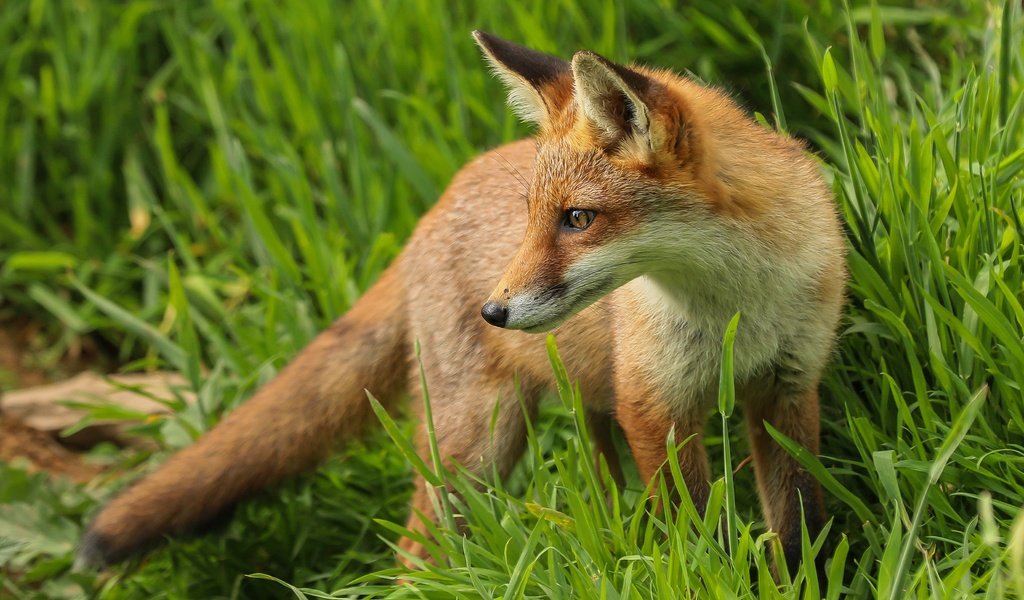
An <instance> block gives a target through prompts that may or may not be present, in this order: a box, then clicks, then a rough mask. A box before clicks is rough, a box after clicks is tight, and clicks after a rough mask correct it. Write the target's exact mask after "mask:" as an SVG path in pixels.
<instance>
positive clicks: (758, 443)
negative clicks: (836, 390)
mask: <svg viewBox="0 0 1024 600" xmlns="http://www.w3.org/2000/svg"><path fill="white" fill-rule="evenodd" d="M818 411H819V409H818V391H817V386H816V385H815V386H811V387H809V388H807V389H802V390H800V391H790V390H786V389H785V388H783V389H782V390H780V391H776V392H775V393H771V394H767V395H763V396H760V397H757V398H752V399H751V400H750V401H748V403H747V404H746V407H745V412H746V418H747V429H748V435H749V438H750V447H751V451H752V454H753V458H754V471H755V474H756V476H757V490H758V494H759V495H760V497H761V506H762V510H763V511H764V517H765V521H766V522H767V524H768V527H769V528H770V529H771V530H772V531H774V532H775V533H777V534H778V536H779V539H780V540H781V542H782V552H783V554H784V555H785V558H786V564H787V565H788V568H789V569H790V570H793V569H795V568H796V565H797V564H798V563H799V562H800V556H801V550H800V546H801V544H800V537H801V531H800V515H801V504H802V509H803V515H804V517H805V520H806V524H807V532H808V534H809V535H810V538H811V539H812V540H813V539H814V538H815V537H816V536H817V535H818V534H819V533H820V532H821V529H822V527H823V526H824V524H825V508H824V503H823V502H822V495H821V486H820V485H818V481H817V480H816V479H815V478H814V477H813V476H812V475H811V474H810V473H808V472H807V471H806V470H804V469H803V467H801V466H800V464H799V463H797V462H796V461H795V460H794V459H793V458H792V457H791V456H790V455H789V453H788V452H786V451H785V450H784V449H783V448H782V447H781V446H779V445H778V444H777V443H775V440H774V439H772V437H771V436H770V435H769V434H768V432H767V430H766V429H765V427H764V423H766V422H767V423H769V424H770V425H771V426H772V427H774V428H775V429H777V430H778V431H781V432H782V433H783V434H785V435H786V437H788V438H790V439H792V440H793V441H795V442H796V443H798V444H800V445H801V446H803V447H804V448H806V449H807V450H808V451H810V452H812V453H814V454H817V453H818V448H819V430H820V424H819V416H818ZM820 562H821V561H820V560H819V563H820ZM777 565H778V560H776V568H778V566H777ZM822 566H823V565H821V564H819V565H818V568H819V572H820V571H821V567H822Z"/></svg>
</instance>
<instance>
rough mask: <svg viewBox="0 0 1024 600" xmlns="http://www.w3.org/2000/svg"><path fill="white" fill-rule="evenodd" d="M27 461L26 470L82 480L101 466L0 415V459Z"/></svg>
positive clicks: (46, 436) (0, 460)
mask: <svg viewBox="0 0 1024 600" xmlns="http://www.w3.org/2000/svg"><path fill="white" fill-rule="evenodd" d="M16 458H22V459H26V460H28V472H29V473H37V472H43V473H48V474H50V475H54V476H59V477H67V478H68V479H71V480H72V481H75V482H78V483H85V482H86V481H89V480H90V479H92V478H93V477H96V476H97V475H99V474H100V473H101V472H102V470H103V469H101V468H100V467H98V466H96V465H92V464H89V463H88V462H86V461H85V459H84V458H83V457H82V455H81V454H78V453H77V452H72V451H70V450H68V449H67V448H65V447H64V446H62V445H60V443H58V442H57V441H56V440H54V439H53V438H52V437H50V436H49V435H47V434H45V433H42V432H41V431H36V430H35V429H31V428H29V427H26V426H25V425H24V424H23V423H21V422H20V421H18V420H17V419H14V418H13V417H9V416H4V415H0V462H5V463H9V462H13V460H14V459H16Z"/></svg>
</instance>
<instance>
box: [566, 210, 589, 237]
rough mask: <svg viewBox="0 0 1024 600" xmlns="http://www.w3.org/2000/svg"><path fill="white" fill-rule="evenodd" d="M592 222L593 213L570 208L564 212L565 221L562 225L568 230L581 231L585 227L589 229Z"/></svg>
mask: <svg viewBox="0 0 1024 600" xmlns="http://www.w3.org/2000/svg"><path fill="white" fill-rule="evenodd" d="M593 222H594V211H592V210H586V209H582V208H570V209H569V210H567V211H565V221H564V223H563V225H565V226H566V227H568V228H569V229H575V230H577V231H583V230H584V229H586V228H587V227H590V224H591V223H593Z"/></svg>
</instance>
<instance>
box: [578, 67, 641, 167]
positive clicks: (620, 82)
mask: <svg viewBox="0 0 1024 600" xmlns="http://www.w3.org/2000/svg"><path fill="white" fill-rule="evenodd" d="M572 77H573V84H574V86H575V88H576V102H577V106H578V107H579V108H580V109H581V110H582V111H583V114H584V115H585V116H586V118H587V119H588V120H589V121H590V122H591V123H593V124H594V125H595V126H596V127H597V129H598V131H599V132H600V134H601V137H602V139H603V141H604V142H605V143H607V144H608V145H609V146H611V145H614V144H618V143H621V142H623V141H624V140H626V139H627V138H628V137H630V136H636V137H637V138H638V140H637V141H640V142H642V146H644V147H645V148H646V149H648V150H654V148H655V145H656V144H655V140H654V139H652V134H651V110H650V107H649V106H648V105H647V103H646V102H645V101H644V97H646V96H647V95H648V94H650V93H651V91H652V88H653V87H654V86H655V85H656V84H655V83H654V82H653V81H651V80H650V79H649V78H648V77H646V76H645V75H642V74H640V73H637V72H636V71H633V70H632V69H629V68H627V67H623V66H622V65H617V64H615V63H613V62H611V61H609V60H607V59H605V58H603V57H601V56H599V55H597V54H594V53H593V52H585V51H584V52H577V53H576V55H575V56H573V57H572Z"/></svg>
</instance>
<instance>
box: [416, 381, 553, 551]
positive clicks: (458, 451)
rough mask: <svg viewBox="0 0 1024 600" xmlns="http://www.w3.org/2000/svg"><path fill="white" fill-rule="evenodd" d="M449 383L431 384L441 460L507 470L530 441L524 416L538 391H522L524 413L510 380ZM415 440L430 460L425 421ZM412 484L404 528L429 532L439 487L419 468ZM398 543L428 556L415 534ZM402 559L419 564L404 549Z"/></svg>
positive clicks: (480, 471)
mask: <svg viewBox="0 0 1024 600" xmlns="http://www.w3.org/2000/svg"><path fill="white" fill-rule="evenodd" d="M509 380H511V377H509ZM451 387H452V389H448V390H443V391H442V390H439V389H437V387H436V386H434V385H433V384H431V390H430V394H431V410H432V413H433V425H434V434H435V438H436V440H437V446H438V451H439V455H440V457H441V460H442V462H443V463H444V464H443V466H444V467H445V468H451V467H452V466H454V465H456V464H457V465H460V466H461V467H463V468H465V469H467V470H469V471H470V472H471V473H473V474H474V475H476V476H478V477H480V478H481V479H485V480H489V479H491V476H492V474H494V473H496V474H497V476H498V477H499V478H503V477H505V476H507V475H508V474H509V472H510V471H511V470H512V468H513V467H514V466H515V464H516V462H518V460H519V458H520V457H521V456H522V453H523V450H524V449H525V447H526V419H527V418H530V419H531V420H532V419H533V417H534V414H535V412H536V410H535V409H536V401H535V398H536V394H535V393H524V396H525V399H526V403H525V407H526V409H527V413H528V414H526V415H524V414H523V406H524V405H523V404H522V403H520V400H519V398H518V396H517V394H516V390H515V387H514V385H513V384H512V383H511V382H510V381H509V382H508V383H501V384H497V383H491V382H488V383H483V384H477V385H471V384H466V383H464V382H462V383H454V384H453V385H452V386H451ZM445 392H447V393H445ZM496 403H497V404H496ZM416 442H417V447H418V451H419V454H420V456H421V457H422V458H423V460H424V462H426V463H427V465H431V464H432V463H431V460H432V458H431V452H430V444H429V439H428V437H427V429H426V425H425V423H423V422H421V423H420V425H419V428H418V430H417V434H416ZM414 484H415V489H414V491H413V497H412V501H411V514H410V515H409V521H408V523H407V524H406V528H407V529H409V530H410V531H412V532H413V533H415V534H419V535H422V536H425V537H428V538H429V537H430V534H429V530H428V527H427V524H428V523H432V522H436V520H437V515H436V513H435V504H436V494H438V493H441V492H440V491H439V490H435V489H433V487H432V486H431V485H430V484H429V483H428V482H427V481H426V480H425V479H424V478H423V477H422V476H421V475H419V474H417V475H416V476H415V482H414ZM398 546H399V548H401V549H402V550H403V551H405V552H406V553H408V554H411V555H412V556H414V557H418V558H422V559H429V558H430V557H429V553H428V551H427V549H426V548H425V547H424V545H423V544H422V543H421V542H419V541H417V540H414V539H412V538H409V537H405V538H402V539H401V540H400V541H399V543H398ZM398 559H399V561H400V562H401V563H402V564H403V565H405V566H406V567H409V568H414V566H415V565H414V564H413V563H412V561H411V560H409V559H408V558H407V557H405V556H403V555H399V558H398Z"/></svg>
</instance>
